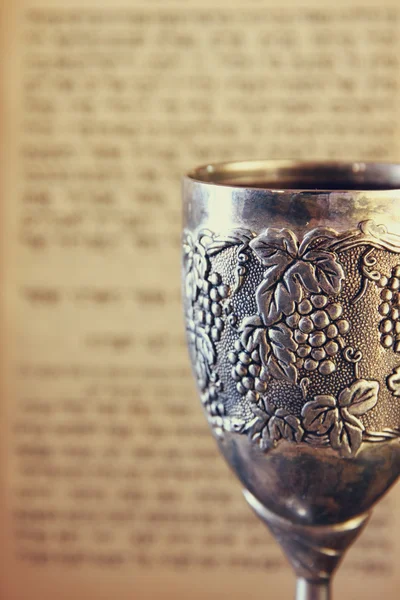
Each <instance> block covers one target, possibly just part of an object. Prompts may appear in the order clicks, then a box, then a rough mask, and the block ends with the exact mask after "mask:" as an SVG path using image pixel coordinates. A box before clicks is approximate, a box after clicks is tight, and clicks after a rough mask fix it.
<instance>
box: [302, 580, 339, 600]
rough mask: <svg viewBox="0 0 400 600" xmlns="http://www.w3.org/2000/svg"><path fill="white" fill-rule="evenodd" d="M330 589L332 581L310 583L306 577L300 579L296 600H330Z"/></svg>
mask: <svg viewBox="0 0 400 600" xmlns="http://www.w3.org/2000/svg"><path fill="white" fill-rule="evenodd" d="M330 589H331V586H330V579H327V580H326V581H308V580H307V579H304V577H299V578H298V579H297V585H296V600H330V597H331V593H330Z"/></svg>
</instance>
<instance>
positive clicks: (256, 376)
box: [228, 340, 268, 402]
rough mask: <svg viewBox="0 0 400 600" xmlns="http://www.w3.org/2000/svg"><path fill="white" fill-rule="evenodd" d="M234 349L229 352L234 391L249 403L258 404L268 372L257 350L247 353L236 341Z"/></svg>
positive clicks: (265, 385) (264, 388)
mask: <svg viewBox="0 0 400 600" xmlns="http://www.w3.org/2000/svg"><path fill="white" fill-rule="evenodd" d="M234 347H235V349H234V350H232V351H231V352H229V354H228V359H229V362H230V363H231V364H232V365H233V366H232V378H233V380H234V381H236V389H237V391H238V392H239V394H241V395H242V396H244V395H246V398H247V399H248V400H249V401H250V402H258V400H259V399H260V395H261V394H264V393H265V392H266V391H267V381H268V372H267V370H266V369H265V367H263V366H262V364H261V358H260V353H259V352H258V350H253V352H249V351H248V350H246V348H245V347H244V346H243V344H242V342H241V341H240V340H236V342H235V346H234Z"/></svg>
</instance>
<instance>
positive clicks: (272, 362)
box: [267, 323, 298, 383]
mask: <svg viewBox="0 0 400 600" xmlns="http://www.w3.org/2000/svg"><path fill="white" fill-rule="evenodd" d="M268 339H269V343H270V346H271V351H272V354H270V356H269V357H268V363H267V367H268V371H269V373H270V375H272V376H273V377H275V379H284V380H286V381H289V382H290V383H296V382H297V375H298V372H297V369H296V367H295V365H294V363H295V362H296V355H295V354H294V352H295V350H296V349H297V343H296V342H295V340H294V339H293V332H292V330H291V329H289V327H287V325H285V324H284V323H277V324H276V325H274V326H273V327H269V329H268Z"/></svg>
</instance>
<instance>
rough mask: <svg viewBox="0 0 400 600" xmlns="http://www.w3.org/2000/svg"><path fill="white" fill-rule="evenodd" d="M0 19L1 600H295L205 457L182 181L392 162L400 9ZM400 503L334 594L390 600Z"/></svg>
mask: <svg viewBox="0 0 400 600" xmlns="http://www.w3.org/2000/svg"><path fill="white" fill-rule="evenodd" d="M375 4H376V3H372V2H371V3H370V4H369V5H368V3H364V4H363V5H362V6H361V5H356V4H353V3H350V4H349V3H348V2H347V3H341V2H336V3H334V4H332V3H327V2H326V3H321V2H315V3H314V4H312V3H311V2H304V3H301V4H300V3H290V2H281V3H279V5H277V4H276V3H275V2H272V0H270V1H263V2H260V1H254V2H248V3H247V4H246V5H245V4H244V3H242V2H235V1H230V2H227V1H216V2H213V3H211V2H208V0H207V2H204V3H199V2H197V1H195V0H191V1H190V2H168V3H167V2H163V3H161V2H158V1H157V0H153V1H151V2H149V1H148V2H143V3H141V2H138V1H131V2H129V3H125V5H124V4H123V3H122V2H121V3H120V2H119V1H118V2H105V1H104V0H103V1H101V0H97V1H95V0H92V1H90V2H85V5H84V7H82V6H79V3H65V2H61V0H57V1H53V2H47V3H44V2H41V0H35V1H33V0H13V1H11V0H9V1H5V2H4V1H3V12H2V20H1V28H2V34H1V44H2V48H3V52H2V57H3V66H4V73H5V74H4V82H5V85H4V87H3V91H2V131H3V132H4V133H3V135H2V140H1V151H2V169H1V170H2V173H1V190H2V273H3V281H2V291H3V305H2V315H1V316H2V322H1V327H2V333H3V335H2V365H1V367H2V400H1V407H2V408H1V423H2V429H1V436H0V440H1V441H0V443H1V461H2V462H1V527H2V528H1V531H2V543H1V550H0V552H1V560H0V563H1V567H0V569H1V571H0V573H1V575H0V598H1V599H3V598H4V599H6V600H25V599H26V598H29V599H30V600H36V599H37V600H39V599H40V600H53V599H55V598H56V599H57V600H66V599H70V598H75V599H76V600H91V599H93V600H94V599H96V600H106V599H107V600H109V599H110V598H118V600H128V599H129V600H131V599H132V598H134V599H135V600H144V599H153V598H155V597H157V598H158V599H159V600H163V599H172V598H173V599H174V600H181V599H182V600H183V599H184V598H185V599H186V598H188V597H190V598H191V599H193V600H196V599H199V600H200V599H204V598H208V599H209V600H213V599H220V598H225V597H229V598H230V599H231V600H236V599H237V600H238V599H239V598H243V597H246V598H249V599H252V598H254V599H255V598H259V597H265V598H273V597H275V596H278V595H279V597H282V598H289V597H291V596H292V594H293V588H294V579H293V575H292V574H291V572H290V571H289V568H288V566H287V565H286V563H285V561H284V559H283V557H282V554H281V552H280V550H279V549H278V547H277V545H276V544H275V542H274V541H273V539H272V538H271V536H270V535H269V534H268V532H267V531H266V530H265V529H264V528H263V526H262V525H261V524H260V523H259V522H258V521H257V520H256V518H255V517H254V516H253V515H252V514H251V512H250V509H249V508H248V507H247V506H246V505H245V502H244V500H243V499H242V496H241V493H240V486H239V484H238V482H237V481H236V480H235V479H234V477H233V476H232V475H231V474H230V471H229V469H228V467H227V466H226V465H225V464H224V463H223V460H222V458H221V457H220V456H219V455H218V453H217V450H216V447H215V445H214V442H213V440H212V438H211V435H210V434H209V431H208V429H207V425H206V422H205V419H204V417H203V415H202V414H201V410H200V403H199V401H198V400H197V398H196V394H195V391H194V385H193V383H192V380H191V376H190V372H189V366H188V360H187V356H186V350H185V345H184V337H183V324H182V317H181V313H180V299H179V293H180V283H179V243H180V176H181V174H182V173H184V172H185V171H187V170H188V169H189V168H191V167H192V166H193V165H196V164H198V163H203V162H205V161H212V160H227V159H232V158H259V157H270V158H279V157H281V158H283V157H284V158H288V157H293V158H304V159H306V158H326V159H353V158H355V159H376V160H396V159H397V160H399V159H400V144H399V139H400V136H399V133H400V131H399V125H398V121H399V119H398V111H399V109H398V107H399V100H400V97H399V96H400V94H399V81H400V80H399V58H398V57H399V56H400V52H399V50H400V42H399V38H400V36H399V23H400V7H399V6H398V3H397V2H389V1H386V2H381V3H379V6H377V5H375ZM399 493H400V490H399V489H398V488H396V489H395V490H393V491H392V492H391V494H390V495H389V496H388V497H387V499H385V501H384V502H382V503H381V505H380V506H379V507H378V508H377V509H376V511H375V516H374V518H373V520H372V522H371V524H370V525H369V527H368V529H367V530H366V532H365V533H364V534H363V536H362V537H361V538H360V540H359V542H358V543H357V544H356V546H355V547H354V548H353V549H352V550H351V552H350V553H349V555H348V556H347V558H346V561H345V563H344V564H343V566H342V568H341V571H340V573H339V575H338V576H337V579H336V581H335V590H336V593H337V597H338V598H343V599H345V598H347V599H353V598H356V597H362V598H363V599H364V600H372V599H375V598H376V596H377V595H379V596H380V597H382V598H385V599H387V600H395V598H396V597H397V590H398V587H399V583H400V575H399V571H398V570H397V569H396V558H397V556H398V552H399V541H398V540H399V537H400V535H399V534H400V523H399V514H398V511H396V499H399Z"/></svg>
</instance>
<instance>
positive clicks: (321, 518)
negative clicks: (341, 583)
mask: <svg viewBox="0 0 400 600" xmlns="http://www.w3.org/2000/svg"><path fill="white" fill-rule="evenodd" d="M183 197H184V234H183V283H184V306H185V315H186V324H187V337H188V344H189V350H190V355H191V360H192V365H193V370H194V374H195V377H196V380H197V384H198V389H199V393H200V397H201V401H202V404H203V407H204V409H205V412H206V415H207V418H208V421H209V424H210V426H211V428H212V431H213V433H214V435H215V437H216V439H217V441H218V444H219V448H220V450H221V452H222V454H223V455H224V457H225V459H226V460H227V462H228V463H229V464H230V466H231V467H232V469H233V470H234V471H235V473H236V474H237V475H238V477H239V479H240V480H241V482H242V484H243V486H244V490H245V491H244V495H245V497H246V500H247V501H248V503H249V504H250V506H251V507H252V508H253V509H254V511H255V512H256V513H257V515H258V516H259V517H261V519H262V520H263V521H264V522H265V523H266V524H267V525H268V527H269V528H270V530H271V531H272V533H273V534H274V535H275V537H276V539H277V540H278V541H279V542H280V544H281V545H282V547H283V549H284V551H285V553H286V555H287V557H288V559H289V561H290V562H291V564H292V566H293V568H294V570H295V572H296V575H297V578H298V583H297V598H298V599H299V600H300V599H301V600H306V599H307V600H322V599H324V600H326V599H327V598H329V583H330V579H331V575H332V573H333V572H334V570H335V568H336V567H337V566H338V564H339V562H340V560H341V558H342V556H343V553H344V552H345V550H346V549H347V548H348V547H349V545H350V544H351V543H352V542H353V541H354V539H355V538H356V537H357V536H358V534H359V533H360V531H361V530H362V528H363V527H364V525H365V524H366V522H367V520H368V517H369V514H370V511H371V509H372V507H373V506H374V504H375V503H376V502H377V501H378V500H379V498H381V497H382V495H383V494H384V493H385V492H386V491H387V490H388V489H389V488H390V486H391V485H393V483H394V482H395V481H396V479H397V477H398V475H399V472H400V165H396V164H381V163H303V162H302V163H297V162H291V161H270V162H268V161H257V162H252V161H250V162H237V163H222V164H215V165H208V166H204V167H200V168H198V169H196V170H194V171H193V172H192V173H190V174H189V175H188V176H187V177H185V179H184V184H183Z"/></svg>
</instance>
